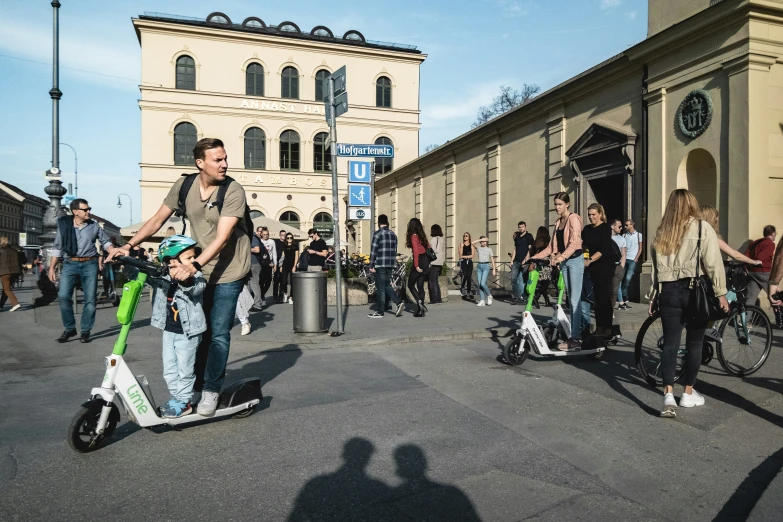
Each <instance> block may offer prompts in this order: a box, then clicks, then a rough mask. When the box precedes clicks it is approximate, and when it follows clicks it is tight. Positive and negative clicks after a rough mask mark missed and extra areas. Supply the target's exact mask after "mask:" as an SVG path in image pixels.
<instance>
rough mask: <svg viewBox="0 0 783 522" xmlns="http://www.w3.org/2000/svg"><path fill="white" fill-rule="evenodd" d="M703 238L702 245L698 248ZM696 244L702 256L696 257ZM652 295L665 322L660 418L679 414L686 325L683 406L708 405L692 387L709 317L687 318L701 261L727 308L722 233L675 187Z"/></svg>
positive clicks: (658, 237)
mask: <svg viewBox="0 0 783 522" xmlns="http://www.w3.org/2000/svg"><path fill="white" fill-rule="evenodd" d="M699 241H700V242H701V245H700V246H699ZM697 248H698V250H699V255H698V257H697V255H696V252H697ZM652 259H653V274H652V275H653V285H654V290H653V293H654V294H657V295H654V296H653V298H652V299H651V300H650V310H649V311H650V315H652V313H653V308H654V303H655V301H657V303H658V308H659V310H660V313H661V323H662V325H663V342H664V345H663V354H662V356H661V369H662V371H663V393H664V396H663V410H661V417H668V418H672V417H676V416H677V411H676V408H677V402H676V401H675V400H674V373H675V367H676V365H677V352H678V351H679V349H680V338H681V337H682V330H683V328H685V331H686V338H685V344H686V348H687V351H688V352H687V355H686V357H687V360H686V361H685V365H686V368H687V370H686V373H685V391H684V392H683V394H682V397H681V398H680V406H681V407H683V408H692V407H694V406H701V405H703V404H704V397H703V396H702V395H701V394H699V393H698V392H697V391H696V390H694V389H693V385H694V384H695V383H696V377H697V376H698V374H699V366H701V349H702V344H703V343H704V331H705V330H706V328H707V322H706V321H695V320H693V319H688V322H687V325H686V324H685V315H686V313H685V312H686V310H687V309H688V305H689V301H690V298H691V292H690V286H691V283H692V281H693V279H694V278H695V277H696V267H697V263H699V264H700V265H701V268H700V270H699V272H700V273H701V274H703V275H702V276H701V277H705V276H706V277H708V278H709V279H710V281H712V287H713V289H714V291H715V295H716V296H718V298H719V301H720V307H721V308H722V309H723V311H724V312H728V310H729V303H728V301H726V274H725V272H724V269H723V260H722V259H721V255H720V247H719V246H718V236H717V234H716V233H715V230H714V229H713V228H712V227H711V226H703V224H702V221H701V214H700V212H699V203H698V201H696V197H695V196H694V195H693V194H692V193H691V192H689V191H688V190H686V189H677V190H675V191H673V192H672V193H671V195H670V196H669V201H668V202H667V203H666V211H665V212H664V213H663V217H662V218H661V224H660V226H659V227H658V231H657V232H656V234H655V239H653V243H652Z"/></svg>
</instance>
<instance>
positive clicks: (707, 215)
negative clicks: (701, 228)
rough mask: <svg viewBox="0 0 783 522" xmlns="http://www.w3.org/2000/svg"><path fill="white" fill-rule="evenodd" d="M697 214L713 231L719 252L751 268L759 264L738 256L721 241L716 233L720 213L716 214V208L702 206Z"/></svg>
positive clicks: (737, 253)
mask: <svg viewBox="0 0 783 522" xmlns="http://www.w3.org/2000/svg"><path fill="white" fill-rule="evenodd" d="M699 214H700V215H701V219H702V220H704V222H705V223H708V224H709V225H710V226H711V227H712V229H713V230H714V231H715V234H716V235H717V236H718V246H719V247H720V251H721V252H723V253H724V254H726V255H727V256H729V257H730V258H732V259H733V260H734V261H739V262H740V263H747V264H749V265H753V266H756V265H760V264H761V261H757V260H754V259H751V258H749V257H748V256H745V255H742V254H740V253H739V252H737V251H736V250H734V249H733V248H731V247H730V246H729V245H728V244H727V243H726V242H725V241H724V240H723V238H722V237H721V235H720V232H718V228H719V227H720V225H719V218H720V213H719V212H718V209H717V208H715V207H713V206H712V205H702V206H700V207H699Z"/></svg>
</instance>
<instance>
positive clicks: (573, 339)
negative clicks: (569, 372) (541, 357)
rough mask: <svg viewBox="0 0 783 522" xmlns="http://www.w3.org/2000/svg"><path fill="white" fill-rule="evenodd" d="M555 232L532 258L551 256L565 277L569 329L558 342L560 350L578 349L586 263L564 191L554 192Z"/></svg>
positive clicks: (579, 227) (579, 226)
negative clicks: (546, 244) (569, 313)
mask: <svg viewBox="0 0 783 522" xmlns="http://www.w3.org/2000/svg"><path fill="white" fill-rule="evenodd" d="M554 203H555V212H557V215H558V218H557V221H556V222H555V235H554V236H552V240H551V241H550V242H549V245H548V246H547V247H546V248H544V249H543V250H542V251H541V252H539V253H537V254H536V255H535V256H534V258H535V259H544V258H546V257H547V256H550V255H551V257H550V262H551V263H552V264H553V265H559V266H560V270H561V271H562V273H563V277H564V278H565V286H566V291H567V292H568V300H569V303H570V305H571V332H570V337H569V339H568V340H567V341H566V342H564V343H561V344H560V345H559V346H558V349H559V350H579V349H581V346H582V341H581V339H582V307H581V306H580V298H581V296H582V279H583V277H584V271H585V264H584V260H583V259H582V218H581V217H579V214H575V213H573V212H571V198H570V197H569V196H568V194H566V193H565V192H558V193H557V194H555V195H554Z"/></svg>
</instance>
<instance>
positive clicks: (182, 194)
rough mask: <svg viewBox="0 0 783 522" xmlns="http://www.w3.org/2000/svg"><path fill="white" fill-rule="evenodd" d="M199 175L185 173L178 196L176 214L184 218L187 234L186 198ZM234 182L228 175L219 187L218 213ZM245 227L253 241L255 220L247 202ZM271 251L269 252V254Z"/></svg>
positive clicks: (183, 228) (183, 227)
mask: <svg viewBox="0 0 783 522" xmlns="http://www.w3.org/2000/svg"><path fill="white" fill-rule="evenodd" d="M197 176H198V172H196V173H195V174H183V175H182V177H184V178H185V179H184V180H183V182H182V186H180V188H179V195H178V196H177V210H175V211H174V215H175V216H178V217H181V218H182V234H183V235H185V218H186V217H187V213H186V212H185V200H186V199H187V197H188V193H189V192H190V188H191V187H192V186H193V182H194V181H196V177H197ZM233 182H234V179H233V178H232V177H230V176H226V179H225V180H224V181H223V183H221V184H220V186H219V187H218V189H217V197H216V198H215V201H214V203H212V205H213V206H216V207H217V209H218V214H220V213H221V212H222V211H223V200H224V199H225V197H226V191H227V190H228V186H229V185H230V184H231V183H233ZM243 219H244V221H245V223H244V227H245V233H246V234H247V237H248V239H250V241H251V243H252V241H253V220H252V219H251V218H250V207H249V206H247V203H245V216H244V218H243ZM268 255H269V253H268V252H267V256H268Z"/></svg>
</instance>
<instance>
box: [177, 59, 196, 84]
mask: <svg viewBox="0 0 783 522" xmlns="http://www.w3.org/2000/svg"><path fill="white" fill-rule="evenodd" d="M177 89H185V90H188V91H195V90H196V62H195V61H193V58H191V57H190V56H180V57H179V58H177Z"/></svg>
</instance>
